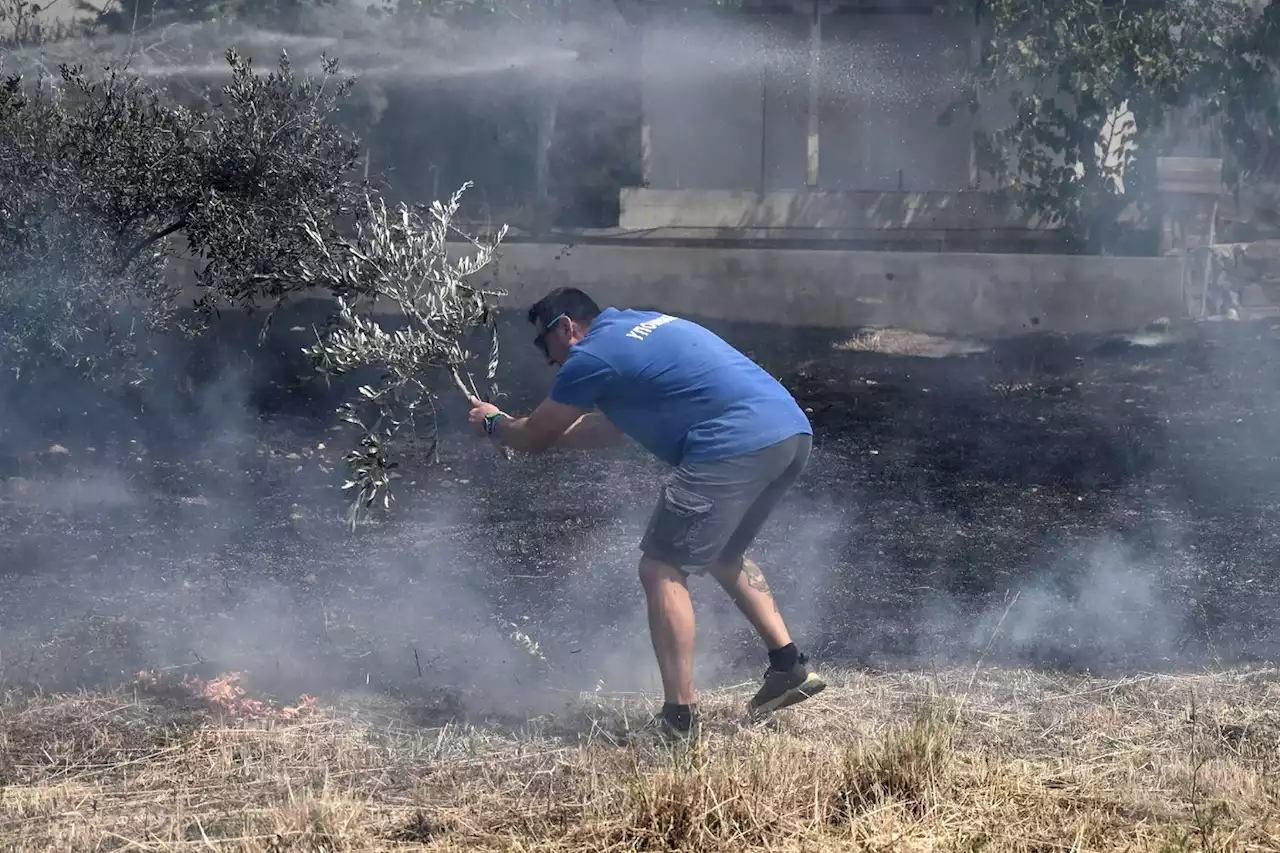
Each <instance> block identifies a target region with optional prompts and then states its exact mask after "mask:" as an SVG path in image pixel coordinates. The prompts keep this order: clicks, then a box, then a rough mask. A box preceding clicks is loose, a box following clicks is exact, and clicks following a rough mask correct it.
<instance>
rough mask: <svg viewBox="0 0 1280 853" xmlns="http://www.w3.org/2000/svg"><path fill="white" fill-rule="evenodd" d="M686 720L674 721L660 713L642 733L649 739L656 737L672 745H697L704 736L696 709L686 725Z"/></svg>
mask: <svg viewBox="0 0 1280 853" xmlns="http://www.w3.org/2000/svg"><path fill="white" fill-rule="evenodd" d="M685 722H686V721H684V720H675V719H672V718H671V717H670V716H668V715H667V714H664V713H663V712H661V711H659V712H658V713H656V714H654V715H653V719H651V720H649V722H648V724H646V725H645V726H644V728H643V729H641V732H642V733H643V734H644V735H645V736H648V737H656V738H657V739H659V740H661V741H664V742H666V743H670V744H693V743H697V742H698V740H699V738H701V736H702V721H701V719H700V718H699V715H698V712H697V710H696V709H695V710H694V712H693V715H692V716H691V718H690V719H689V720H688V721H687V724H686V725H681V723H685Z"/></svg>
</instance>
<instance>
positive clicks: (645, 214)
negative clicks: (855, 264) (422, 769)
mask: <svg viewBox="0 0 1280 853" xmlns="http://www.w3.org/2000/svg"><path fill="white" fill-rule="evenodd" d="M619 202H620V204H621V214H620V218H619V222H618V224H619V227H620V228H624V229H635V228H670V227H684V228H805V229H831V230H835V231H842V232H853V231H886V230H889V231H892V230H907V231H914V230H922V231H996V230H999V231H1013V230H1022V231H1031V232H1037V231H1039V232H1044V231H1057V230H1058V228H1057V227H1056V226H1049V225H1046V224H1045V223H1044V222H1043V220H1042V219H1041V217H1039V216H1036V215H1033V214H1028V213H1025V212H1023V211H1022V210H1020V209H1019V208H1018V207H1017V206H1016V205H1014V204H1013V203H1012V202H1010V201H1009V200H1008V199H1007V198H1006V197H1004V196H1002V195H1000V194H998V193H992V192H982V191H969V192H924V193H920V192H914V193H907V192H901V193H900V192H807V191H800V192H792V191H786V192H770V193H765V194H764V195H760V194H759V193H755V192H751V191H741V190H680V189H649V188H623V189H622V190H621V191H620V194H619Z"/></svg>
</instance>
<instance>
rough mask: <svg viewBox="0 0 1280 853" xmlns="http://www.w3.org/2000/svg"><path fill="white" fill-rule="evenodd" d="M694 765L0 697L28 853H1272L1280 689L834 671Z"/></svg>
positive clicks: (275, 717) (590, 738)
mask: <svg viewBox="0 0 1280 853" xmlns="http://www.w3.org/2000/svg"><path fill="white" fill-rule="evenodd" d="M833 682H834V683H833V686H832V687H831V688H830V689H829V690H827V691H826V692H825V693H823V694H822V695H821V696H820V697H818V698H816V699H814V700H813V701H812V702H811V703H809V704H808V706H806V707H803V708H799V709H795V710H792V711H788V712H783V714H781V715H779V716H778V717H777V718H776V719H774V720H772V721H769V722H768V723H767V724H764V725H760V726H754V727H749V726H742V725H740V724H739V721H738V710H737V709H738V708H740V707H741V704H740V703H741V702H742V700H743V699H744V698H745V696H746V693H747V689H748V688H746V687H743V688H740V689H731V690H726V691H723V692H720V693H717V694H714V695H711V696H709V697H707V698H706V706H707V709H708V715H709V720H708V723H707V731H706V743H705V744H704V745H703V746H702V748H701V749H700V750H698V751H695V752H692V753H673V752H671V751H667V750H663V749H661V748H659V747H656V746H640V747H637V746H636V745H634V744H632V745H624V744H623V743H621V742H620V741H619V739H618V734H619V732H620V731H621V730H622V729H625V728H627V727H628V726H630V727H634V726H635V725H636V724H637V723H638V722H639V721H642V720H643V719H645V717H646V712H647V708H643V707H641V706H640V704H639V703H638V702H637V700H636V699H635V698H634V697H632V698H627V697H600V696H590V697H583V698H581V699H580V700H577V702H576V704H575V706H574V708H573V710H571V711H569V712H567V713H566V714H565V715H563V716H561V717H559V718H540V719H534V720H530V721H528V722H527V723H526V724H525V725H523V726H520V727H518V730H517V729H515V728H512V727H510V726H506V727H499V726H496V725H495V726H492V727H486V726H456V725H452V724H451V725H446V726H443V727H438V728H431V729H424V728H415V727H411V726H408V725H406V723H405V722H404V721H405V720H406V719H408V718H409V717H410V716H411V714H409V713H408V712H409V711H410V710H411V709H408V708H389V707H388V706H387V705H386V704H385V703H384V704H382V705H375V704H373V703H372V702H371V700H367V699H363V700H362V699H358V698H348V699H338V700H335V701H333V702H331V703H326V704H321V703H317V702H315V701H313V700H310V699H308V698H303V699H302V700H301V701H300V702H298V703H295V704H292V705H286V706H281V705H279V704H277V703H273V702H268V701H266V700H262V699H249V698H248V697H246V696H245V695H244V693H243V692H242V689H241V688H239V687H238V682H236V681H235V679H221V680H219V681H218V682H208V683H206V682H199V681H195V680H188V681H186V682H185V683H184V682H181V681H176V682H175V681H171V680H165V679H160V680H159V681H157V680H155V679H151V680H146V679H144V680H141V681H140V682H139V683H138V684H135V685H133V686H132V687H131V688H129V689H128V690H122V691H120V692H118V693H116V694H113V695H80V696H58V697H48V696H44V697H36V698H25V699H21V700H19V699H17V698H11V699H10V700H9V701H8V702H7V703H6V705H5V708H4V710H3V711H2V712H0V838H3V839H4V843H5V845H7V847H6V849H14V850H18V851H34V850H41V851H45V850H88V849H95V850H110V849H120V850H123V849H136V850H179V849H192V850H197V849H199V850H209V849H217V850H238V851H285V850H311V851H315V850H333V851H337V850H374V849H379V850H381V849H405V848H412V847H428V848H432V849H440V850H463V849H466V850H558V851H559V850H566V851H567V850H580V851H606V850H609V851H615V850H652V851H664V850H681V851H718V850H742V849H751V848H757V849H769V850H778V851H797V853H798V852H799V851H822V850H836V849H841V850H844V849H888V848H893V849H900V850H947V851H954V850H979V849H987V850H1019V851H1024V850H1050V849H1063V850H1066V849H1070V850H1084V849H1091V850H1100V849H1109V850H1111V849H1126V850H1160V851H1179V850H1222V851H1226V850H1275V849H1277V848H1278V847H1280V788H1278V787H1277V781H1276V775H1275V774H1276V771H1277V770H1280V717H1277V705H1280V680H1278V679H1277V674H1276V673H1275V672H1271V671H1250V672H1232V673H1225V674H1213V675H1203V676H1195V677H1180V678H1175V677H1166V676H1149V677H1144V678H1132V679H1128V680H1124V681H1095V680H1089V679H1084V678H1078V677H1073V678H1065V677H1058V676H1050V675H1045V674H1036V673H1032V672H1027V671H990V672H982V673H978V674H976V675H975V673H974V672H973V671H972V670H970V671H966V672H960V671H951V672H944V673H934V674H919V673H905V674H902V673H900V674H863V673H845V674H841V675H839V676H838V677H836V678H834V679H833Z"/></svg>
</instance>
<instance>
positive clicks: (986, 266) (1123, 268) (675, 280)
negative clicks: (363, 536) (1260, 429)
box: [488, 243, 1186, 337]
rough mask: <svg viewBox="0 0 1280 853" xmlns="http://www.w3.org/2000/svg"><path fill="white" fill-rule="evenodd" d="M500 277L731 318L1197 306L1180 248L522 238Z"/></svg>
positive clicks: (1110, 316)
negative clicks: (862, 246) (964, 249)
mask: <svg viewBox="0 0 1280 853" xmlns="http://www.w3.org/2000/svg"><path fill="white" fill-rule="evenodd" d="M488 279H489V281H490V282H491V283H492V284H494V285H496V286H498V287H501V288H503V289H506V290H507V291H508V294H509V295H508V297H507V298H506V299H505V300H503V302H504V304H507V305H511V306H513V307H516V308H521V307H526V306H528V305H529V304H530V303H532V302H533V301H535V300H536V299H537V298H539V297H540V296H542V295H543V294H544V293H546V291H548V290H550V289H551V288H553V287H557V286H564V285H568V286H575V287H581V288H582V289H584V290H587V291H588V292H590V293H591V294H593V296H595V298H596V299H597V300H598V301H600V302H601V303H606V304H615V305H630V306H636V307H658V308H662V309H665V310H668V311H672V312H675V313H689V314H696V315H699V316H703V317H709V318H713V319H718V320H726V321H739V322H759V323H778V324H784V325H796V326H818V327H831V328H857V327H863V326H893V327H898V328H906V329H911V330H914V331H921V332H930V333H935V334H953V335H967V336H979V337H988V336H990V337H996V336H1005V335H1017V334H1023V333H1028V332H1035V331H1058V332H1066V333H1073V332H1103V331H1115V330H1132V329H1135V328H1140V327H1142V326H1145V325H1146V324H1148V323H1151V322H1153V321H1155V320H1157V319H1159V318H1162V317H1165V318H1169V319H1176V318H1180V317H1183V316H1185V314H1186V305H1185V300H1184V297H1183V289H1182V260H1181V259H1179V258H1106V257H1087V256H1062V255H988V254H967V253H952V252H948V253H928V252H858V251H841V250H823V249H743V248H677V247H670V246H652V245H651V246H619V245H600V244H579V245H574V246H559V245H548V244H542V243H508V244H505V245H504V247H503V248H502V250H501V257H500V258H499V259H498V262H497V264H496V266H495V267H493V268H491V269H490V270H489V271H488Z"/></svg>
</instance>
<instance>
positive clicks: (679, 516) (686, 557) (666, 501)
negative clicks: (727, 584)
mask: <svg viewBox="0 0 1280 853" xmlns="http://www.w3.org/2000/svg"><path fill="white" fill-rule="evenodd" d="M714 506H715V504H714V502H712V501H711V500H710V499H709V498H704V497H703V496H702V495H697V494H694V493H693V492H690V491H686V490H685V489H682V488H680V487H679V486H669V485H668V486H663V488H662V507H661V509H660V511H659V512H658V513H657V516H656V518H654V521H653V528H652V529H651V531H650V542H651V543H652V544H653V545H656V546H658V548H659V550H661V551H663V552H665V553H666V554H667V555H668V559H670V560H671V561H672V562H674V563H676V564H677V565H683V564H685V563H687V562H689V561H690V559H692V558H693V557H695V556H696V555H697V552H698V549H699V548H701V547H702V546H703V543H702V542H701V541H700V537H701V534H702V532H703V530H705V529H706V526H707V522H708V521H709V520H710V519H711V510H712V509H713V508H714Z"/></svg>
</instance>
